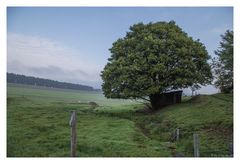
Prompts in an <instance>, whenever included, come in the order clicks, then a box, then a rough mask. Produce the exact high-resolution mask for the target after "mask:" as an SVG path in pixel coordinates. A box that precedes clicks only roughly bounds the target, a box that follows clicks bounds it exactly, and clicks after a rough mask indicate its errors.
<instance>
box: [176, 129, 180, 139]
mask: <svg viewBox="0 0 240 164" xmlns="http://www.w3.org/2000/svg"><path fill="white" fill-rule="evenodd" d="M179 134H180V133H179V129H177V130H176V140H177V141H178V140H179Z"/></svg>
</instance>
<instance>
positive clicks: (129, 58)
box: [101, 21, 212, 108]
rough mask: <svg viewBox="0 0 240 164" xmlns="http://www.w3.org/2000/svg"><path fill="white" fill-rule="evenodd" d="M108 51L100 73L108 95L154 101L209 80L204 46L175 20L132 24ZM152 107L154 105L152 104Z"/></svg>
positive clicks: (209, 71)
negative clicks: (161, 96)
mask: <svg viewBox="0 0 240 164" xmlns="http://www.w3.org/2000/svg"><path fill="white" fill-rule="evenodd" d="M110 52H111V57H110V58H109V59H108V63H107V64H106V66H105V67H104V70H103V71H102V74H101V76H102V79H103V85H102V90H103V92H104V95H105V96H106V97H107V98H124V99H127V98H133V99H139V98H142V99H145V100H150V102H153V101H152V100H153V99H154V98H156V97H157V96H158V95H159V94H161V93H163V92H166V91H171V90H176V89H180V88H187V87H189V86H194V87H197V88H198V87H200V85H205V84H208V83H210V82H211V80H212V73H211V67H210V65H209V64H208V62H207V60H208V59H210V56H209V55H208V53H207V51H206V48H205V46H204V45H203V44H202V43H201V42H200V41H199V40H194V39H193V38H192V37H189V36H188V35H187V33H185V32H184V31H183V30H182V29H181V28H180V27H179V26H178V25H176V23H175V22H174V21H170V22H156V23H148V24H143V23H138V24H134V25H133V26H131V27H130V31H129V32H127V34H126V36H125V37H124V38H120V39H118V40H117V41H116V42H114V43H113V45H112V48H110ZM148 98H149V99H148ZM152 107H153V108H157V106H154V104H153V103H152Z"/></svg>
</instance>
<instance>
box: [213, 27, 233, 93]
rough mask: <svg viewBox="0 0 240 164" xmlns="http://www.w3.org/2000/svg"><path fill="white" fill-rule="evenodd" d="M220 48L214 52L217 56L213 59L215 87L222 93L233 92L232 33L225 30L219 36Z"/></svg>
mask: <svg viewBox="0 0 240 164" xmlns="http://www.w3.org/2000/svg"><path fill="white" fill-rule="evenodd" d="M221 37H222V41H221V42H220V47H219V48H218V50H216V51H215V54H216V55H217V56H218V57H217V58H215V59H214V63H213V64H214V68H215V69H214V72H215V75H216V79H217V80H216V82H215V85H216V86H217V87H218V88H219V89H220V90H221V92H223V93H229V92H232V91H233V31H229V30H227V31H226V33H225V34H224V35H221Z"/></svg>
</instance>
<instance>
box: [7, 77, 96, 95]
mask: <svg viewBox="0 0 240 164" xmlns="http://www.w3.org/2000/svg"><path fill="white" fill-rule="evenodd" d="M7 82H8V83H17V84H27V85H36V86H44V87H52V88H63V89H75V90H88V91H94V88H93V87H90V86H86V85H81V84H73V83H66V82H59V81H55V80H49V79H43V78H37V77H32V76H25V75H18V74H14V73H7Z"/></svg>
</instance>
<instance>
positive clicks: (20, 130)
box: [7, 84, 233, 157]
mask: <svg viewBox="0 0 240 164" xmlns="http://www.w3.org/2000/svg"><path fill="white" fill-rule="evenodd" d="M7 89H8V90H7V91H8V98H7V156H8V157H13V156H17V157H30V156H31V157H33V156H45V157H49V156H52V157H53V156H54V157H55V156H58V157H62V156H65V157H66V156H69V155H70V127H69V124H68V122H69V118H70V111H71V110H76V111H77V156H79V157H83V156H84V157H123V156H125V157H128V156H132V157H145V156H147V157H162V156H164V157H167V156H175V155H176V154H179V153H181V154H183V155H185V156H193V150H192V133H194V132H196V133H198V134H199V136H200V155H201V156H208V157H210V156H226V155H228V154H229V152H228V149H229V143H230V142H232V136H233V102H232V100H233V99H232V94H216V95H211V96H199V97H195V98H194V99H191V98H189V97H187V98H184V102H183V103H182V104H176V105H172V106H168V107H166V108H164V109H162V110H161V111H158V112H156V113H148V114H146V113H140V112H137V111H139V110H140V109H141V108H143V107H144V106H143V105H141V104H137V103H134V102H132V101H128V100H117V99H115V100H111V99H106V98H104V96H103V95H102V94H101V92H88V91H74V90H65V89H46V88H41V87H33V86H30V87H28V86H23V85H12V84H11V85H9V84H8V88H7ZM185 99H186V101H185ZM88 101H95V102H97V103H98V104H99V106H98V107H96V106H92V105H90V104H89V103H87V102H88ZM176 128H179V129H180V140H179V141H173V140H172V133H173V132H174V131H175V129H176Z"/></svg>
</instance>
